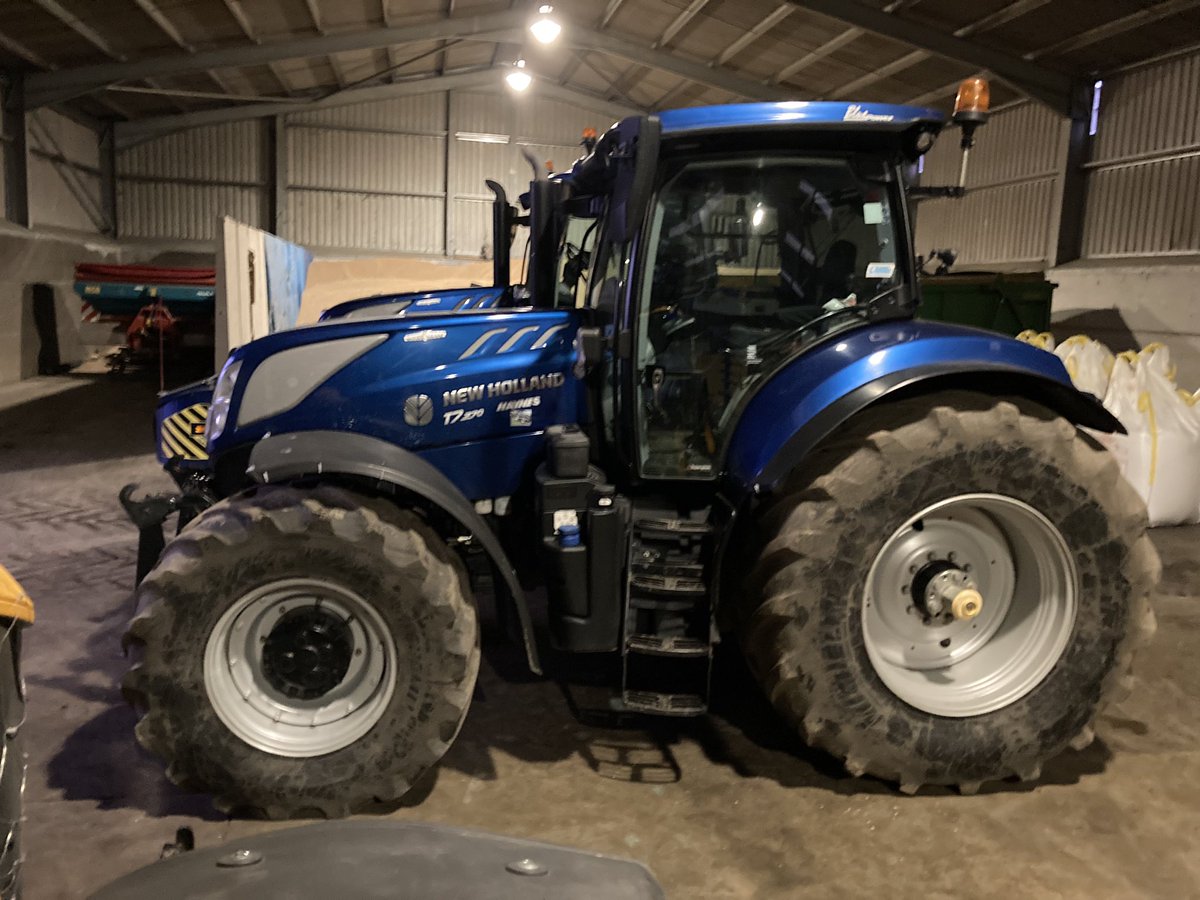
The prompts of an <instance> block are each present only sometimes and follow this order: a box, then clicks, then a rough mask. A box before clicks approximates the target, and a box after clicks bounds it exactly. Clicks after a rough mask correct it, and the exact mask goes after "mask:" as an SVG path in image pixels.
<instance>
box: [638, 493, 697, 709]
mask: <svg viewBox="0 0 1200 900" xmlns="http://www.w3.org/2000/svg"><path fill="white" fill-rule="evenodd" d="M711 534H712V528H711V527H710V526H709V525H708V523H707V522H705V521H702V520H696V519H688V518H673V517H671V516H670V515H669V514H665V513H662V512H660V511H657V510H655V511H654V513H653V514H649V515H645V514H644V515H642V516H638V515H637V512H636V511H635V513H634V517H633V529H632V534H631V536H630V541H629V568H628V572H629V580H628V582H627V585H626V588H627V591H628V593H627V594H626V608H625V631H624V639H623V641H622V645H621V650H622V653H621V657H622V664H621V693H620V700H619V702H620V704H621V706H622V708H624V709H626V710H629V711H635V712H643V713H651V714H655V715H660V716H698V715H700V714H701V713H703V712H704V711H705V709H707V707H708V701H707V697H708V683H709V676H710V672H711V668H712V640H713V635H712V610H711V605H712V594H711V591H710V587H709V580H708V559H709V555H710V548H709V545H710V543H711V541H710V536H711Z"/></svg>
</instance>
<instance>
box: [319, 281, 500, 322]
mask: <svg viewBox="0 0 1200 900" xmlns="http://www.w3.org/2000/svg"><path fill="white" fill-rule="evenodd" d="M511 290H512V289H511V288H500V287H469V288H447V289H445V290H440V291H409V292H405V293H401V294H380V295H379V296H376V297H363V298H361V299H359V300H347V301H345V302H344V303H339V304H337V305H336V306H331V307H330V308H329V309H327V310H325V311H324V312H323V313H321V318H320V321H322V322H331V321H334V320H340V319H380V318H386V317H388V316H413V315H425V316H427V315H439V314H444V313H450V312H455V313H457V312H479V311H480V310H481V309H495V308H496V307H497V306H498V305H500V303H501V302H502V301H503V300H504V299H506V295H507V294H509V292H511Z"/></svg>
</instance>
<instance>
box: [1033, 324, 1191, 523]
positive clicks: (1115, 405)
mask: <svg viewBox="0 0 1200 900" xmlns="http://www.w3.org/2000/svg"><path fill="white" fill-rule="evenodd" d="M1017 337H1018V339H1019V340H1024V341H1026V342H1027V343H1031V344H1034V345H1036V346H1038V347H1041V348H1042V349H1043V350H1047V351H1050V352H1052V353H1054V354H1055V355H1056V356H1058V357H1059V359H1061V360H1062V361H1063V365H1064V366H1065V367H1066V369H1067V372H1068V373H1069V374H1070V376H1071V379H1072V381H1074V382H1075V386H1076V387H1078V388H1079V389H1080V390H1083V391H1087V392H1089V393H1091V394H1094V395H1095V396H1096V397H1099V398H1101V399H1102V400H1103V402H1104V406H1105V408H1106V409H1108V411H1109V412H1111V413H1112V414H1113V415H1114V416H1116V417H1117V418H1118V419H1119V420H1120V421H1121V424H1122V425H1124V426H1125V429H1126V430H1127V431H1128V434H1095V437H1096V438H1097V439H1098V440H1099V441H1100V442H1101V443H1103V444H1104V445H1105V446H1106V447H1108V449H1109V450H1111V451H1112V453H1113V455H1114V456H1115V457H1116V459H1117V463H1118V464H1119V465H1120V467H1121V473H1122V474H1123V475H1124V476H1125V478H1126V480H1127V481H1129V483H1130V484H1131V485H1133V487H1134V489H1135V490H1136V491H1137V492H1138V493H1139V494H1140V495H1141V497H1142V499H1143V500H1144V501H1145V502H1146V509H1147V511H1148V513H1149V516H1150V524H1151V525H1180V524H1185V523H1194V522H1200V391H1196V392H1195V393H1191V392H1188V391H1187V390H1184V389H1182V388H1180V387H1179V385H1178V384H1176V382H1175V375H1176V369H1175V365H1174V363H1172V362H1171V352H1170V350H1169V348H1167V347H1166V346H1165V345H1163V344H1158V343H1155V344H1149V345H1147V346H1146V347H1145V348H1144V349H1142V350H1141V351H1140V352H1136V353H1135V352H1133V351H1125V352H1124V353H1118V354H1115V355H1114V354H1113V353H1112V352H1111V351H1110V350H1109V349H1108V348H1107V347H1105V346H1104V345H1103V344H1102V343H1100V342H1099V341H1094V340H1092V339H1091V338H1089V337H1087V336H1086V335H1075V336H1073V337H1069V338H1067V339H1066V340H1065V341H1063V342H1062V343H1061V344H1058V345H1057V346H1056V345H1055V343H1054V338H1053V336H1051V335H1050V334H1048V333H1046V332H1042V333H1035V332H1031V331H1028V332H1024V333H1022V334H1020V335H1018V336H1017Z"/></svg>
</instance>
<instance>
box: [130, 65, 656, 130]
mask: <svg viewBox="0 0 1200 900" xmlns="http://www.w3.org/2000/svg"><path fill="white" fill-rule="evenodd" d="M502 71H503V70H502V69H493V68H491V67H487V68H483V69H471V70H469V71H464V72H453V73H450V74H448V75H430V76H423V77H420V78H410V79H407V80H404V81H396V82H393V83H391V84H381V85H374V86H372V87H364V88H348V89H347V90H344V91H339V92H337V93H336V94H331V95H330V96H328V97H325V98H322V99H321V100H313V101H309V102H305V103H288V102H283V103H260V104H256V105H252V106H230V107H222V108H221V109H208V110H201V111H199V112H189V113H183V114H181V115H173V116H159V117H156V118H152V119H139V120H136V121H133V122H119V123H117V126H116V139H117V146H118V147H119V148H125V147H130V146H132V145H134V144H139V143H142V142H143V141H147V140H151V139H153V138H156V137H161V136H163V135H166V134H170V133H172V132H175V131H181V130H183V129H185V128H196V127H198V126H201V125H215V124H219V123H221V122H234V121H241V120H245V119H260V118H264V117H268V116H284V115H288V114H289V113H299V112H309V111H311V110H317V109H329V108H331V107H335V106H348V105H350V104H353V103H368V102H371V101H375V100H387V99H390V98H392V97H406V96H414V95H417V94H429V93H434V92H437V91H452V90H464V89H467V90H469V89H471V88H479V87H496V86H497V85H498V83H499V77H498V76H499V75H500V73H501V72H502ZM535 85H536V87H535V90H536V92H537V93H538V95H539V96H546V97H551V98H555V99H560V100H570V101H574V102H579V101H581V100H582V101H585V102H586V103H587V104H588V105H589V106H591V107H592V108H595V109H596V110H598V111H600V112H604V113H608V114H611V115H612V116H613V117H614V118H615V119H619V118H622V117H624V116H627V115H630V114H631V113H635V112H641V110H639V109H636V108H629V107H626V106H624V105H622V104H616V103H610V102H608V101H607V100H605V99H604V98H602V97H597V96H595V95H594V94H592V93H590V92H588V91H582V90H578V89H576V88H569V87H562V86H561V85H558V84H555V83H554V82H553V81H552V80H548V79H544V78H540V77H538V78H535Z"/></svg>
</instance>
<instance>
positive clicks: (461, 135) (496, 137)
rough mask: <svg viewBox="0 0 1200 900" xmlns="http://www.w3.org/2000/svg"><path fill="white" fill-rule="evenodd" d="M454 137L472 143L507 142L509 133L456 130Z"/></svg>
mask: <svg viewBox="0 0 1200 900" xmlns="http://www.w3.org/2000/svg"><path fill="white" fill-rule="evenodd" d="M454 137H455V138H457V139H458V140H460V141H467V142H469V143H472V144H507V143H508V135H507V134H488V133H486V132H482V131H456V132H454Z"/></svg>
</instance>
